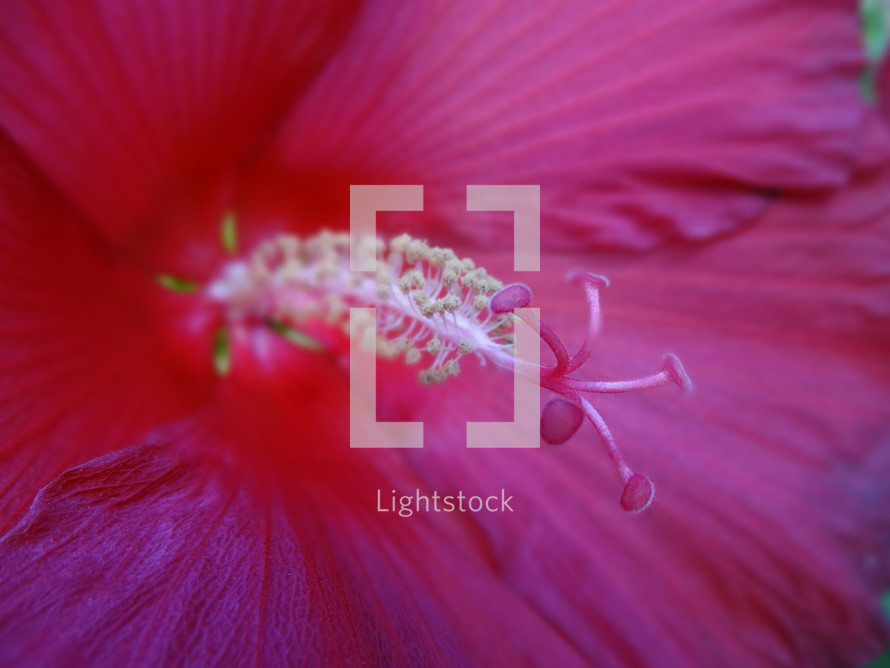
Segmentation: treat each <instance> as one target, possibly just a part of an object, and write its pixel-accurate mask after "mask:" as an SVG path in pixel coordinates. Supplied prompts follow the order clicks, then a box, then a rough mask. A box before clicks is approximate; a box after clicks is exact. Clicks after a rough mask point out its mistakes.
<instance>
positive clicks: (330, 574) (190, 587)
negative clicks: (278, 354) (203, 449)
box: [0, 446, 464, 665]
mask: <svg viewBox="0 0 890 668" xmlns="http://www.w3.org/2000/svg"><path fill="white" fill-rule="evenodd" d="M226 480H227V479H226V477H225V476H222V475H220V473H219V472H218V471H216V470H215V469H213V468H212V465H210V464H209V463H208V462H207V461H204V462H201V464H200V465H197V466H196V463H195V462H194V461H190V460H184V459H181V458H179V457H177V456H175V455H174V454H171V453H170V452H169V451H167V450H165V449H162V448H158V447H154V446H139V447H134V448H129V449H127V450H122V451H120V452H116V453H112V454H110V455H106V456H104V457H101V458H99V459H96V460H93V461H92V462H89V463H88V464H84V465H83V466H79V467H77V468H75V469H71V470H69V471H67V472H66V473H64V474H63V475H62V476H60V477H59V478H57V479H56V480H55V481H53V482H52V483H51V484H50V485H49V486H47V487H46V488H44V489H43V490H42V491H41V492H40V494H39V495H38V497H37V498H36V499H35V501H34V504H33V506H32V507H31V509H30V511H29V512H28V514H27V515H26V516H25V517H24V518H23V519H22V521H21V522H20V523H19V524H18V525H17V526H16V527H15V528H13V529H12V530H11V531H10V532H9V533H8V534H6V535H5V536H4V537H3V538H2V540H0V567H2V572H3V578H2V581H0V662H2V663H3V664H4V665H12V664H15V665H60V664H66V665H129V664H132V663H134V662H136V663H139V664H142V665H149V664H151V665H172V664H177V665H210V664H216V665H246V664H250V663H254V662H259V663H261V664H264V665H348V664H353V663H354V664H355V665H360V664H366V663H368V662H371V663H373V664H379V663H380V662H384V663H388V664H397V665H407V664H410V663H414V662H416V660H417V658H418V657H424V658H425V660H426V661H435V662H437V663H441V664H442V665H460V664H462V663H464V659H463V658H462V657H461V654H460V650H458V649H456V648H455V645H454V643H453V641H449V638H448V632H447V630H445V629H443V628H441V627H440V628H432V627H430V626H428V625H426V624H423V623H418V622H417V621H416V622H415V623H410V620H412V619H414V620H420V619H421V618H422V611H421V610H420V609H418V607H417V606H415V605H414V604H412V602H411V601H412V597H411V594H410V592H409V591H408V590H406V589H405V585H404V583H399V582H398V581H397V579H395V578H394V577H393V574H392V572H390V573H386V572H378V573H376V574H375V575H374V579H370V576H369V575H368V574H367V573H363V574H362V577H361V578H358V577H357V573H359V572H361V570H362V567H364V568H365V569H368V570H371V569H373V568H374V567H375V564H376V563H377V561H378V559H377V557H376V556H375V555H374V554H373V553H370V554H369V555H368V557H367V559H365V560H361V559H356V558H355V557H354V556H353V557H352V560H351V561H350V562H349V565H347V566H346V567H344V566H343V565H341V564H339V563H338V556H337V555H338V550H339V549H340V548H339V547H338V545H339V544H340V543H339V542H338V541H339V539H336V538H334V539H331V538H329V537H325V536H324V534H323V532H320V531H318V530H317V528H315V527H317V526H318V523H319V522H320V521H321V519H320V518H317V519H316V520H312V521H310V522H306V523H303V524H302V525H301V529H300V530H299V531H297V530H295V529H294V525H293V522H292V519H291V518H288V516H287V514H286V512H285V509H284V506H281V505H279V506H277V507H266V506H264V504H263V503H262V502H260V501H259V500H257V498H254V497H252V496H251V495H249V494H247V493H246V492H245V491H244V490H243V489H241V490H239V489H238V488H233V487H232V486H231V485H230V484H229V483H228V482H227V481H226ZM397 620H398V621H397Z"/></svg>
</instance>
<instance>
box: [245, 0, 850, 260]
mask: <svg viewBox="0 0 890 668" xmlns="http://www.w3.org/2000/svg"><path fill="white" fill-rule="evenodd" d="M853 5H854V3H852V2H849V1H846V0H845V1H831V2H823V3H819V5H818V7H814V6H806V7H804V6H802V5H795V4H793V3H785V4H781V3H779V4H777V3H775V2H770V1H768V0H741V1H730V2H721V3H718V4H716V5H715V4H708V3H695V2H685V1H679V0H678V1H670V2H666V1H665V0H652V1H651V2H650V1H646V2H634V3H620V2H615V3H606V4H604V5H597V6H593V5H591V4H590V3H588V2H575V3H571V2H570V3H562V4H560V5H558V6H554V5H553V4H552V3H548V4H541V5H528V6H527V7H523V8H517V7H516V6H515V4H512V3H505V2H496V1H495V2H477V1H475V0H474V1H473V2H471V3H470V2H468V3H448V4H446V5H443V6H441V7H439V8H437V10H436V11H430V9H429V7H428V6H426V5H417V6H412V7H406V6H405V5H404V3H401V2H390V3H386V2H378V3H372V4H370V5H369V6H368V8H367V9H366V11H365V12H364V13H363V14H362V15H361V17H360V19H359V22H358V25H357V27H356V31H355V32H354V33H353V34H352V35H351V36H350V38H349V40H348V41H347V43H346V44H345V45H344V48H343V49H342V50H341V51H340V52H339V53H338V54H337V55H336V57H335V58H334V59H333V60H332V62H331V64H330V66H329V67H328V68H327V69H326V70H325V71H324V72H323V73H322V75H321V76H320V77H319V79H318V80H317V81H316V82H315V84H314V85H313V87H312V89H311V90H310V91H309V92H308V94H307V95H306V96H304V98H302V99H301V100H300V103H299V104H298V106H297V109H296V110H295V112H294V113H293V115H292V116H291V117H290V119H289V122H288V124H287V127H286V131H285V132H284V133H283V135H282V136H281V137H280V138H279V140H278V141H277V145H278V146H279V147H280V148H281V154H282V155H281V157H280V160H282V161H283V162H284V165H283V166H281V167H279V168H277V170H278V171H276V168H270V169H269V172H268V173H263V174H262V176H261V177H257V178H258V179H259V181H260V182H261V184H262V186H258V187H263V186H264V187H267V188H268V184H269V183H270V182H271V181H274V180H279V181H281V182H282V183H281V185H280V186H279V188H280V189H281V190H282V193H286V194H287V195H288V197H289V198H290V199H289V200H288V201H289V203H291V204H292V206H294V207H296V208H297V210H298V211H300V212H301V214H302V215H301V218H302V219H303V220H307V219H308V220H309V221H310V224H315V225H317V224H318V222H317V219H318V217H319V216H322V217H323V219H325V217H326V220H327V221H329V224H331V223H335V224H338V225H342V224H343V221H345V220H346V219H347V211H346V210H345V209H344V208H343V207H342V205H341V206H340V207H337V202H338V198H337V197H335V196H334V195H335V194H336V193H341V192H345V189H346V188H347V187H348V185H349V184H350V183H422V184H424V185H425V186H426V188H427V209H437V215H439V216H440V217H445V218H446V219H447V220H448V221H449V222H450V223H451V224H452V225H453V226H454V227H457V226H458V224H459V223H457V222H455V221H460V220H461V219H462V217H463V216H467V214H466V213H465V209H466V196H465V191H464V187H465V185H466V184H489V183H512V184H517V183H519V184H524V183H531V184H540V185H541V198H542V201H541V205H542V211H543V215H544V220H545V225H547V226H549V227H550V230H551V231H550V232H549V233H548V234H547V235H545V237H544V243H545V244H547V245H549V246H551V247H562V248H574V247H577V246H578V245H579V244H582V245H590V244H597V245H601V244H617V245H621V246H630V247H634V248H642V247H649V246H652V245H654V244H657V243H659V242H662V241H664V240H665V239H670V238H693V239H702V238H706V237H710V236H712V235H714V234H715V233H718V232H722V231H726V230H729V229H733V228H735V227H737V226H738V225H739V224H740V222H743V221H745V220H747V219H749V218H751V217H752V216H753V215H754V214H756V213H757V212H759V211H760V209H761V208H762V206H763V204H764V203H765V199H764V196H765V194H766V193H767V192H768V191H769V192H772V191H774V190H776V189H788V188H812V187H815V186H824V185H827V184H839V183H842V182H843V181H844V179H845V175H846V171H847V166H848V163H849V162H850V160H851V156H852V151H853V149H854V146H855V142H856V135H857V129H858V125H859V122H860V119H861V113H862V108H861V104H860V99H859V92H858V88H857V86H856V77H857V74H858V72H859V71H860V69H861V67H862V57H861V53H860V52H861V46H860V41H859V36H858V31H857V22H856V17H855V12H854V11H853V9H854V6H853ZM282 173H283V174H285V175H286V176H282ZM326 196H328V197H329V199H330V200H331V201H330V206H329V209H327V210H325V209H324V206H323V202H320V201H319V200H320V198H323V197H326ZM339 199H340V200H342V197H340V198H339ZM301 200H302V202H303V203H302V204H301ZM307 202H311V205H310V204H307ZM320 209H321V210H320ZM385 218H386V217H385V216H384V217H381V219H382V220H383V219H385ZM389 220H390V222H389V223H388V224H387V229H388V230H390V231H393V232H401V231H403V228H404V222H403V219H401V218H399V219H398V220H396V219H394V218H389ZM463 220H464V221H466V225H465V226H466V227H468V228H469V229H471V230H472V235H473V239H474V241H476V242H481V243H484V244H489V245H490V244H497V245H501V246H504V245H506V244H508V243H509V240H511V239H512V233H511V227H510V225H511V219H510V218H509V216H507V215H505V214H500V215H498V216H494V217H492V216H488V217H486V216H485V214H472V216H470V217H469V218H463ZM482 222H486V223H488V222H490V223H491V224H490V225H489V224H486V225H480V223H482ZM452 232H453V234H455V235H457V234H460V232H459V231H457V230H455V229H452Z"/></svg>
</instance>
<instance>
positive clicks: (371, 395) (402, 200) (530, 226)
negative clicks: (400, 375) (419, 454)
mask: <svg viewBox="0 0 890 668" xmlns="http://www.w3.org/2000/svg"><path fill="white" fill-rule="evenodd" d="M378 211H423V186H422V185H377V186H370V185H359V186H356V185H354V186H350V188H349V269H350V271H362V272H366V271H375V270H376V268H377V258H376V256H375V254H374V253H373V252H371V251H370V249H372V248H373V240H375V239H376V238H377V212H378ZM467 211H512V212H513V241H514V243H513V267H514V269H515V270H516V271H540V270H541V188H540V186H531V185H530V186H521V185H498V186H481V185H468V186H467ZM369 241H370V242H371V243H369ZM376 313H377V310H376V309H375V308H350V309H349V335H350V337H349V341H350V343H349V447H351V448H422V447H423V423H422V422H379V421H378V420H377V367H376V364H377V358H376V354H375V346H374V337H375V336H376V334H375V332H374V325H375V323H376ZM516 315H517V316H519V317H517V318H516V325H515V331H514V334H515V337H516V340H515V345H514V351H515V360H516V366H515V368H514V372H513V415H514V419H513V421H511V422H468V423H467V447H468V448H538V447H540V446H541V441H540V433H539V425H538V420H539V416H540V414H541V395H540V389H539V386H538V383H536V382H534V379H531V378H526V379H525V380H523V376H528V374H530V373H538V372H539V371H538V369H539V368H540V357H541V350H540V337H539V335H538V333H537V332H536V331H535V329H536V328H534V327H533V326H532V325H530V324H528V323H529V322H531V323H533V324H534V323H537V322H539V310H538V309H536V308H523V309H516ZM529 380H531V381H533V382H528V381H529Z"/></svg>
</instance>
